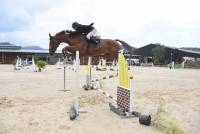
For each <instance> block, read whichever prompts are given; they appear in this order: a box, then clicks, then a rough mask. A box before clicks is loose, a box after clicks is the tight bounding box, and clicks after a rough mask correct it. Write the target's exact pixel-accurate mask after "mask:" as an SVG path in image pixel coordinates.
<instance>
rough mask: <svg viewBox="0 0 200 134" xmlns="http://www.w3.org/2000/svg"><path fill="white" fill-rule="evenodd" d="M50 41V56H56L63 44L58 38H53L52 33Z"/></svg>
mask: <svg viewBox="0 0 200 134" xmlns="http://www.w3.org/2000/svg"><path fill="white" fill-rule="evenodd" d="M49 40H50V41H49V54H50V55H51V56H52V55H54V54H55V51H56V49H57V48H58V46H59V44H60V43H61V42H60V41H59V40H58V39H57V38H56V36H51V34H50V33H49Z"/></svg>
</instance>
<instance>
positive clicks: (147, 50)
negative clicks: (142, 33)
mask: <svg viewBox="0 0 200 134" xmlns="http://www.w3.org/2000/svg"><path fill="white" fill-rule="evenodd" d="M158 45H159V44H149V45H146V46H143V47H140V48H138V49H136V50H135V51H134V54H138V55H142V56H153V53H152V50H153V48H155V47H156V46H158ZM162 46H163V47H165V48H166V51H167V52H168V53H178V54H179V55H180V56H182V57H183V56H187V57H196V58H198V57H200V51H194V50H186V49H181V48H175V47H170V46H164V45H162Z"/></svg>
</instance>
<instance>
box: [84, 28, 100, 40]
mask: <svg viewBox="0 0 200 134" xmlns="http://www.w3.org/2000/svg"><path fill="white" fill-rule="evenodd" d="M96 34H97V30H96V29H95V28H94V29H93V30H92V31H91V32H89V33H88V34H87V35H86V37H87V38H88V39H90V37H91V36H95V35H96Z"/></svg>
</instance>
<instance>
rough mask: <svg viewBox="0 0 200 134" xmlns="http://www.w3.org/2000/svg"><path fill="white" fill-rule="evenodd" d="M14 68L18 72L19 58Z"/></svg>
mask: <svg viewBox="0 0 200 134" xmlns="http://www.w3.org/2000/svg"><path fill="white" fill-rule="evenodd" d="M15 68H16V69H17V70H18V69H19V57H18V56H17V61H16V65H15Z"/></svg>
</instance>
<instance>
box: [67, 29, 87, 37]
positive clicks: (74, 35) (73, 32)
mask: <svg viewBox="0 0 200 134" xmlns="http://www.w3.org/2000/svg"><path fill="white" fill-rule="evenodd" d="M65 32H66V33H68V34H69V36H70V37H76V36H81V35H84V34H82V33H80V32H78V31H71V30H66V31H65Z"/></svg>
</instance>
